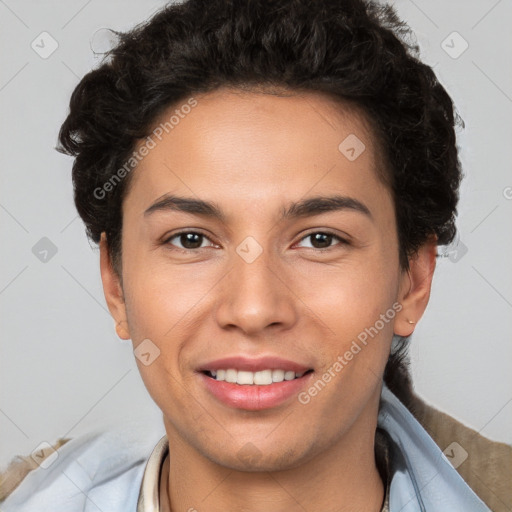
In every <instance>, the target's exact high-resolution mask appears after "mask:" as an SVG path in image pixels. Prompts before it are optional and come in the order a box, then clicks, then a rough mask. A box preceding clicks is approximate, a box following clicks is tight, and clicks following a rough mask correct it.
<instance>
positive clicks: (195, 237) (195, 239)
mask: <svg viewBox="0 0 512 512" xmlns="http://www.w3.org/2000/svg"><path fill="white" fill-rule="evenodd" d="M204 242H209V240H208V238H207V237H206V236H205V235H203V234H202V233H196V232H195V231H182V232H181V233H176V234H175V235H173V236H171V237H170V238H169V239H168V240H167V241H166V243H168V244H170V245H174V246H176V247H177V248H179V249H185V250H193V249H200V248H202V247H206V246H207V245H208V244H206V245H204Z"/></svg>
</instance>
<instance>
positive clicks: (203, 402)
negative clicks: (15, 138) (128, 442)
mask: <svg viewBox="0 0 512 512" xmlns="http://www.w3.org/2000/svg"><path fill="white" fill-rule="evenodd" d="M408 37H409V34H408V32H407V27H406V26H405V25H404V24H403V23H402V22H400V21H399V19H398V18H397V17H396V15H395V14H394V12H393V11H392V9H391V8H389V7H381V6H378V5H377V4H374V3H372V2H362V1H359V0H357V1H346V2H339V1H330V0H325V1H318V2H310V1H309V0H273V1H263V0H258V1H254V2H230V1H225V0H222V1H217V0H208V1H204V0H203V1H201V0H189V1H187V2H184V3H182V4H174V5H170V6H168V7H166V8H165V9H163V10H162V11H160V12H159V13H157V14H156V15H155V16H154V17H153V18H152V19H151V20H149V21H148V22H147V23H144V24H143V25H140V26H138V27H136V28H135V29H134V30H132V31H130V32H127V33H123V34H119V44H118V45H117V46H116V47H115V48H113V49H112V50H111V51H110V52H109V54H108V55H107V56H106V58H105V60H104V62H103V63H102V64H101V65H100V66H99V67H98V68H97V69H95V70H93V71H91V72H90V73H88V74H87V75H86V76H85V77H84V78H83V79H82V81H81V82H80V83H79V85H78V86H77V88H76V89H75V91H74V92H73V95H72V98H71V102H70V113H69V116H68V117H67V119H66V121H65V122H64V124H63V126H62V128H61V132H60V135H59V142H60V146H59V148H60V150H61V151H63V152H66V153H68V154H71V155H73V156H74V157H75V162H74V166H73V184H74V194H75V204H76V206H77V209H78V212H79V214H80V215H81V217H82V219H83V220H84V222H85V225H86V228H87V233H88V236H89V237H90V238H91V239H92V240H93V241H94V242H96V243H98V244H99V245H100V253H101V272H102V279H103V284H104V289H105V296H106V300H107V303H108V306H109V309H110V311H111V313H112V315H113V317H114V320H115V322H116V325H117V326H118V333H119V334H120V336H121V337H122V338H125V339H130V338H131V339H132V340H133V344H134V348H136V347H137V346H139V345H140V344H141V343H143V340H150V342H149V343H150V344H149V345H147V346H148V347H150V352H151V353H153V354H159V355H158V357H156V358H154V360H153V361H152V362H151V364H149V365H147V366H146V365H145V364H143V363H142V362H141V361H138V364H139V368H140V371H141V375H142V377H143V380H144V382H145V384H146V386H147V388H148V391H149V393H150V394H151V396H152V397H153V399H154V400H155V401H156V403H157V404H158V405H159V406H160V408H161V409H162V411H163V414H164V418H165V421H166V425H167V426H168V427H169V428H171V429H173V430H174V431H175V432H176V433H177V434H178V435H180V436H181V437H182V439H184V440H186V442H188V443H189V444H190V445H191V446H194V447H195V448H196V449H197V451H198V452H201V453H203V454H204V455H205V456H206V457H208V458H210V459H211V460H216V461H219V462H222V463H223V464H225V465H230V466H232V467H237V464H238V465H240V464H242V463H241V462H240V458H238V459H237V458H236V457H235V455H236V451H237V450H238V449H239V448H240V446H244V445H245V443H247V442H251V443H253V444H254V445H255V446H257V447H259V449H260V450H262V452H263V453H267V452H264V451H263V450H264V449H265V448H266V447H267V444H268V446H270V445H271V446H273V447H274V449H273V450H274V452H273V455H272V454H271V455H268V457H269V458H266V457H267V456H265V457H263V458H262V459H260V461H259V462H254V464H255V465H258V464H260V467H261V468H272V467H274V468H275V467H283V468H284V467H285V466H286V465H287V464H288V465H293V464H298V463H299V462H300V461H301V460H305V459H307V458H311V457H313V456H314V455H315V454H317V453H319V452H320V451H321V450H322V449H325V448H326V447H327V446H329V443H333V442H334V440H335V439H336V438H337V437H338V436H340V435H341V434H342V433H343V432H348V431H349V430H350V428H351V427H352V426H353V425H354V424H357V422H358V421H361V419H362V418H363V417H365V415H367V414H370V412H369V411H373V412H375V411H376V406H377V405H378V392H377V391H378V390H380V383H381V382H382V379H383V377H384V378H385V379H386V381H387V382H388V383H389V384H390V385H391V386H392V388H393V389H394V390H395V391H397V392H399V391H400V386H402V385H403V384H404V381H403V380H400V379H399V378H398V376H400V377H402V378H403V376H404V369H403V366H401V365H402V364H403V362H402V359H401V355H402V352H400V351H399V352H397V353H393V351H392V340H393V337H394V336H395V339H401V340H407V338H408V336H409V335H410V334H411V333H412V331H413V328H414V324H413V323H411V322H414V323H417V321H418V320H419V318H420V317H421V315H422V313H423V311H424V309H425V307H426V305H427V302H428V298H429V292H430V283H431V279H432V273H433V271H434V267H435V255H436V247H437V245H441V244H447V243H449V242H450V241H451V240H452V238H453V237H454V234H455V227H454V218H455V213H456V204H457V199H458V195H457V189H458V185H459V181H460V165H459V161H458V156H457V148H456V144H455V132H454V125H455V123H456V118H455V116H454V111H453V105H452V102H451V100H450V98H449V96H448V94H447V93H446V91H445V90H444V88H443V87H442V86H441V85H440V84H439V82H438V81H437V79H436V77H435V75H434V73H433V71H432V70H431V68H429V67H428V66H426V65H425V64H422V63H421V62H420V61H419V60H418V59H417V55H416V49H415V48H414V46H412V45H411V44H410V42H409V39H408ZM144 343H147V342H144ZM402 347H403V345H402ZM349 352H350V353H351V354H352V356H350V355H349ZM237 355H243V356H245V357H249V358H251V357H259V356H267V355H268V356H276V355H277V356H279V357H286V358H287V359H290V360H292V361H294V362H296V363H299V364H300V365H301V366H304V367H306V368H307V369H308V370H311V371H310V372H308V375H309V377H307V378H308V379H309V381H308V387H306V388H305V389H302V390H301V392H302V393H303V394H302V395H301V396H298V397H295V400H287V401H285V402H283V403H281V404H279V405H277V406H275V407H272V408H269V409H265V410H259V411H257V413H256V411H255V410H246V409H240V408H233V407H229V406H226V404H224V403H221V402H220V401H218V400H217V399H216V398H215V397H213V396H212V395H211V394H209V392H208V391H207V390H205V388H204V385H203V384H204V383H203V381H204V377H205V375H204V373H203V372H204V371H205V366H208V363H209V362H211V361H212V360H214V359H218V358H222V357H228V356H237ZM340 357H341V358H342V360H343V362H342V360H341V359H340ZM336 362H338V365H336ZM340 365H341V366H340ZM328 374H329V375H330V378H329V377H325V378H324V377H323V376H325V375H328ZM207 378H209V377H207ZM319 380H321V381H322V382H323V384H318V385H316V387H315V383H318V381H319ZM313 388H315V389H316V391H313V390H312V389H313ZM308 390H311V391H308ZM376 397H377V398H376ZM376 400H377V401H376ZM305 408H307V409H306V410H307V411H308V412H307V415H306V418H307V419H306V420H304V411H305ZM176 411H178V413H177V412H176ZM184 411H185V412H184ZM290 411H293V412H294V413H295V414H297V415H299V414H302V416H296V417H300V418H301V423H300V426H299V423H298V422H296V421H294V420H293V417H294V415H293V414H291V415H290V417H289V418H288V419H285V418H286V417H287V414H289V413H290ZM255 413H256V414H255ZM326 417H329V422H328V424H327V423H326V421H325V418H326ZM212 418H215V421H212ZM215 422H217V423H215ZM219 425H222V428H221V427H219ZM248 425H249V428H248ZM277 425H280V427H279V428H278V429H277V428H276V430H275V432H274V433H273V435H272V436H271V438H270V437H267V434H268V432H269V431H271V430H272V428H273V427H276V426H277ZM233 439H237V445H236V446H233V447H231V445H232V444H233V443H232V440H233ZM276 442H277V444H276ZM275 446H280V447H282V449H281V451H279V450H275Z"/></svg>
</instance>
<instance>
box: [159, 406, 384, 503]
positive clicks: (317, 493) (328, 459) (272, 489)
mask: <svg viewBox="0 0 512 512" xmlns="http://www.w3.org/2000/svg"><path fill="white" fill-rule="evenodd" d="M372 402H373V401H372ZM377 404H378V402H377ZM371 405H374V404H373V403H372V404H371ZM370 411H371V408H368V411H363V412H362V414H361V415H360V416H359V417H358V419H357V420H356V421H355V422H354V424H353V425H352V427H351V428H350V429H349V430H348V431H346V432H345V433H344V434H343V435H342V436H341V437H340V438H339V439H337V440H336V442H335V443H333V444H332V445H330V446H329V448H328V449H327V450H324V451H323V452H321V453H318V454H317V455H315V456H314V457H312V458H310V459H309V460H306V461H304V462H302V463H299V464H298V465H296V466H295V467H293V468H290V469H285V470H279V471H259V472H257V471H253V472H249V471H238V470H235V469H232V468H229V467H226V466H222V465H220V464H217V463H215V462H213V461H212V460H210V459H207V458H206V457H204V455H202V454H201V453H199V452H198V451H197V450H195V449H194V448H193V447H192V446H190V445H189V444H188V443H186V442H184V440H183V437H181V436H179V435H178V434H177V432H176V431H175V430H174V429H173V428H172V426H171V425H169V423H168V422H165V424H166V430H167V436H168V439H169V447H170V457H169V458H168V459H166V461H165V464H167V465H168V468H166V471H165V473H164V475H165V477H164V475H163V476H162V478H165V480H167V482H166V483H167V488H166V489H165V490H164V491H165V492H164V496H165V498H164V499H165V500H166V501H167V503H165V504H163V505H162V506H161V511H162V512H178V511H188V512H202V511H204V510H208V512H221V511H222V512H224V511H225V510H246V511H248V512H249V511H250V512H268V511H272V512H285V511H286V512H290V511H293V512H295V511H297V512H299V511H300V512H304V511H305V510H308V511H311V512H313V511H322V512H349V511H354V510H365V511H368V512H379V511H380V510H381V507H382V502H383V500H384V485H383V482H382V480H381V478H380V475H379V472H378V469H377V466H376V462H375V444H374V443H375V429H376V426H377V416H376V414H375V409H374V410H373V414H371V415H370V416H369V413H370ZM161 495H162V494H161Z"/></svg>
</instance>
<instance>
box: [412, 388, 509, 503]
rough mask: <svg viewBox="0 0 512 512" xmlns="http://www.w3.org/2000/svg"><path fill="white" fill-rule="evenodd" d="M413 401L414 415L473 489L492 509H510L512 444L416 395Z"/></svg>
mask: <svg viewBox="0 0 512 512" xmlns="http://www.w3.org/2000/svg"><path fill="white" fill-rule="evenodd" d="M415 402H416V403H415V416H416V418H417V419H418V421H419V422H420V423H421V424H422V425H423V427H424V428H425V430H426V431H427V432H428V433H429V435H430V436H431V437H432V439H433V440H434V441H435V442H436V444H437V445H438V446H439V447H440V449H441V450H443V451H444V453H445V455H446V457H447V458H448V459H452V461H454V467H455V468H456V469H457V471H458V473H459V474H460V475H461V476H462V478H463V479H464V480H465V481H466V483H467V484H468V485H469V486H470V487H471V488H472V489H473V491H475V493H476V494H477V495H478V496H479V497H480V498H481V499H482V500H483V501H484V502H485V503H486V504H487V506H489V507H490V508H491V509H492V510H494V511H500V510H510V509H512V487H511V486H510V475H511V474H512V446H510V445H508V444H505V443H501V442H497V441H492V440H490V439H488V438H486V437H484V436H482V435H481V434H479V433H478V432H477V431H476V430H474V429H472V428H470V427H467V426H466V425H464V424H463V423H461V422H460V421H458V420H456V419H455V418H453V417H451V416H450V415H448V414H446V413H444V412H442V411H439V410H437V409H435V408H434V407H432V406H431V405H429V404H427V403H426V402H425V401H423V400H422V399H421V398H419V397H416V399H415Z"/></svg>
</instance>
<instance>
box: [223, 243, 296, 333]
mask: <svg viewBox="0 0 512 512" xmlns="http://www.w3.org/2000/svg"><path fill="white" fill-rule="evenodd" d="M221 283H222V284H221V293H220V294H219V304H218V307H217V309H216V320H217V322H218V324H219V325H220V326H221V327H222V328H224V329H231V330H235V329H239V330H241V331H242V332H243V333H244V334H246V335H257V334H261V333H263V332H264V331H265V330H268V329H279V328H280V329H289V328H291V327H292V326H293V325H294V323H295V322H296V321H297V308H296V305H295V303H294V297H295V296H294V294H293V285H292V283H289V282H288V283H287V279H286V273H285V272H283V270H282V269H280V265H279V264H278V263H277V262H276V261H275V259H272V258H270V257H269V256H268V253H267V252H266V251H263V252H262V254H260V255H259V256H258V257H257V258H256V259H255V260H254V261H252V262H248V261H246V260H244V258H242V257H240V256H239V255H238V254H236V253H235V254H234V257H233V266H232V268H231V270H230V272H229V273H228V275H227V276H226V277H225V278H224V279H223V280H222V282H221ZM274 332H275V331H274Z"/></svg>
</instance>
